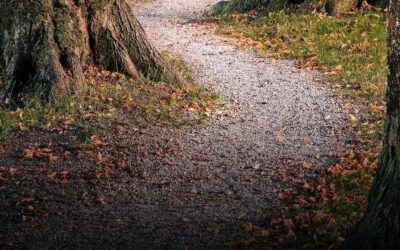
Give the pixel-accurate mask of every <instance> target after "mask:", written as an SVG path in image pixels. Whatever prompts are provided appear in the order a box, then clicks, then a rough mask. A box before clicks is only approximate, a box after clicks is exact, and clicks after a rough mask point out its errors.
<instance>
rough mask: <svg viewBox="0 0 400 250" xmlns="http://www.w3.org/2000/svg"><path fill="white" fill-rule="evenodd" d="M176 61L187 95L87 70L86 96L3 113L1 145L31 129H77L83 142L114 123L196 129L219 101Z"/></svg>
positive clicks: (0, 112)
mask: <svg viewBox="0 0 400 250" xmlns="http://www.w3.org/2000/svg"><path fill="white" fill-rule="evenodd" d="M170 59H171V60H172V58H171V57H170ZM174 60H175V61H173V63H174V65H175V67H176V68H177V69H178V70H179V71H181V72H182V74H183V75H184V76H185V77H186V78H187V79H188V81H189V82H190V85H189V87H187V88H186V89H180V88H176V87H173V86H170V85H168V84H164V83H152V84H147V83H146V84H144V83H139V82H137V81H135V80H133V79H127V78H125V76H124V75H122V74H119V73H112V72H109V71H105V70H100V69H97V68H94V67H90V68H89V69H88V70H87V71H86V73H85V74H86V85H85V86H84V90H81V91H79V93H75V94H72V95H69V96H65V97H63V98H59V99H57V100H53V101H50V102H43V101H42V100H40V99H38V98H31V99H29V100H27V101H26V102H25V104H24V106H23V107H21V108H18V109H17V110H15V111H9V110H7V109H6V108H1V109H0V140H2V141H4V140H6V139H7V137H8V136H9V135H10V133H12V132H15V131H19V130H20V131H28V130H30V129H31V128H41V129H49V130H51V129H55V128H64V127H77V128H80V130H81V131H83V132H84V133H83V135H82V136H81V137H82V140H83V141H84V140H85V138H86V139H88V138H90V135H92V134H95V133H96V134H98V133H101V132H106V129H107V128H108V127H109V126H110V125H111V124H113V123H123V124H131V125H150V124H165V125H178V126H185V125H197V124H200V123H202V122H203V121H205V120H206V119H207V118H208V117H209V116H212V115H213V112H214V111H215V109H216V108H217V106H218V96H217V95H216V94H215V93H214V92H212V91H210V90H208V89H206V88H204V87H202V86H200V85H198V84H196V83H195V82H194V81H193V79H191V78H190V72H189V70H188V69H186V68H185V66H184V65H183V64H182V62H180V61H178V60H176V59H174ZM4 106H6V105H4Z"/></svg>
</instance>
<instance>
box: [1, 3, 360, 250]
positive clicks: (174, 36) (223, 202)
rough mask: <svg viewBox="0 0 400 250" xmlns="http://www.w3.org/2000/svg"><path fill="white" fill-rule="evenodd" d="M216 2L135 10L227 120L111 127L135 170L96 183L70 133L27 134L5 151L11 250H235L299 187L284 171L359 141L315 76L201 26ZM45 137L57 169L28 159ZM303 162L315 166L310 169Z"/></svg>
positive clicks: (6, 234)
mask: <svg viewBox="0 0 400 250" xmlns="http://www.w3.org/2000/svg"><path fill="white" fill-rule="evenodd" d="M215 2H217V1H216V0H156V1H151V2H150V3H147V4H145V5H142V6H140V7H137V8H136V12H137V15H138V16H139V18H140V19H141V21H142V23H143V25H144V27H145V29H146V30H147V33H148V35H149V37H150V39H151V40H152V41H153V42H154V43H155V44H156V45H157V46H158V47H159V48H160V49H161V50H167V51H169V52H171V53H175V54H177V55H179V56H181V57H182V58H183V59H184V60H185V61H186V62H187V63H188V64H189V65H192V67H193V70H194V72H195V76H196V79H197V80H198V81H199V82H200V83H204V84H206V85H207V86H211V87H212V88H214V89H215V90H217V91H218V92H219V93H220V95H221V98H222V102H224V103H225V107H226V109H227V110H228V111H229V112H228V113H227V115H222V116H219V117H217V118H213V119H212V120H211V121H210V122H209V123H207V124H205V125H202V126H200V127H187V128H175V127H160V126H148V127H143V128H126V131H124V133H120V134H119V133H118V131H116V132H115V133H110V134H109V135H108V137H109V138H102V140H103V141H107V139H108V140H109V141H113V142H115V143H116V144H117V147H118V150H114V149H112V150H111V151H110V149H108V147H107V146H99V150H101V152H102V155H103V156H108V157H113V158H117V159H119V158H123V159H127V166H128V168H127V169H128V170H129V171H125V170H124V171H122V170H121V171H119V172H118V171H117V173H116V175H115V176H114V177H113V178H109V179H98V178H93V176H92V175H93V172H95V171H96V169H97V168H98V166H96V164H95V163H94V162H93V160H92V159H90V157H88V156H87V154H85V152H82V150H81V149H74V147H73V146H71V145H69V140H68V138H66V135H63V134H59V133H56V132H54V133H53V134H51V133H48V132H32V133H31V134H30V136H26V135H25V134H19V135H18V134H17V135H16V137H15V138H14V139H13V140H11V141H10V145H9V147H8V148H7V151H6V153H5V154H4V157H1V158H0V166H3V168H1V169H0V170H1V171H3V172H2V173H3V174H4V173H5V172H7V173H6V177H7V178H6V179H5V180H4V181H2V182H1V186H0V201H1V204H0V208H1V209H0V218H1V223H0V248H14V247H15V246H17V247H20V248H25V249H27V248H35V249H39V248H44V249H110V248H111V249H224V248H231V247H232V245H230V244H227V243H232V242H237V241H239V240H242V239H246V238H247V237H249V235H248V234H247V233H246V232H245V231H244V230H243V229H242V224H243V223H244V222H246V221H250V222H252V223H254V224H257V225H262V224H266V223H267V222H268V220H266V218H265V217H266V216H268V215H270V214H271V213H273V212H275V211H277V210H278V209H279V208H280V205H279V202H278V201H277V198H276V197H277V194H278V193H279V191H280V190H282V189H283V188H287V187H291V186H292V184H290V183H286V182H283V181H281V180H276V178H275V174H274V173H275V171H274V170H275V169H277V168H282V166H285V168H286V170H287V171H288V172H297V173H303V174H304V178H310V177H312V174H313V171H314V170H315V169H318V168H321V167H326V166H327V165H328V164H329V163H330V161H331V159H330V158H329V157H328V156H327V155H328V153H329V152H330V151H337V150H340V149H341V148H343V147H344V145H345V144H346V140H348V139H349V138H350V139H351V138H352V137H351V135H349V134H347V133H346V132H343V126H344V125H345V124H346V123H347V121H346V120H347V116H348V112H349V111H348V109H342V106H343V103H342V101H340V100H339V99H337V98H336V97H333V95H332V92H331V91H330V90H329V89H327V88H326V87H324V86H322V85H321V84H319V83H316V82H313V81H312V79H313V78H314V77H315V75H314V74H315V73H312V72H309V71H303V70H298V69H296V68H295V67H294V66H293V65H292V63H290V62H284V61H275V60H269V59H263V58H259V57H257V56H256V55H255V54H253V53H252V52H249V51H241V50H238V49H237V48H235V47H233V46H230V45H227V44H226V42H224V38H220V37H217V36H215V35H213V34H212V30H211V29H210V27H209V26H207V25H199V24H198V22H197V21H196V20H198V18H199V17H200V16H201V14H202V12H203V10H205V9H207V8H208V7H209V6H210V5H211V4H213V3H215ZM38 141H40V142H41V143H42V144H43V145H44V147H52V149H53V150H54V151H55V152H58V153H60V154H61V153H62V152H64V151H65V150H66V149H65V148H67V149H68V151H69V152H70V155H69V156H66V157H65V160H63V161H61V162H59V163H57V164H55V165H51V166H48V162H47V161H45V160H41V159H36V160H30V159H24V158H21V155H22V153H23V149H26V148H28V147H29V146H31V145H33V144H35V143H36V142H38ZM39 146H40V145H39ZM303 162H311V163H313V164H314V166H313V167H312V168H311V169H308V170H307V169H303V168H301V164H302V163H303ZM46 164H47V165H46ZM42 168H49V169H51V171H57V172H59V173H62V171H68V174H69V175H70V177H71V179H72V180H73V183H72V184H65V185H60V184H59V182H57V181H56V180H54V178H53V179H49V177H48V175H47V174H44V175H43V174H42V172H43V171H42V170H41V169H42ZM7 169H9V170H7ZM4 171H5V172H4ZM8 172H10V174H9V173H8ZM91 176H92V177H91ZM24 197H25V198H24ZM26 197H34V198H32V199H27V198H26Z"/></svg>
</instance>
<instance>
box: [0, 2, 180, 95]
mask: <svg viewBox="0 0 400 250" xmlns="http://www.w3.org/2000/svg"><path fill="white" fill-rule="evenodd" d="M0 28H1V31H0V69H1V70H2V71H3V72H4V74H3V80H2V82H3V83H2V84H1V85H0V91H1V92H0V97H1V98H5V97H11V98H17V97H19V96H22V95H25V94H27V93H30V94H32V93H33V94H35V95H40V96H42V97H49V96H55V97H56V96H59V95H63V94H65V93H68V92H70V91H73V90H74V89H79V87H80V86H81V84H82V82H83V81H84V70H85V68H86V67H87V66H89V65H92V64H94V65H97V66H99V67H103V68H105V69H109V70H113V71H120V72H123V73H126V74H128V75H130V76H132V77H135V78H137V79H139V80H144V79H150V80H153V81H165V82H168V83H171V84H175V85H176V86H180V87H182V86H184V85H186V83H185V81H184V80H183V79H182V77H181V76H180V75H179V74H178V73H177V72H176V71H175V70H173V69H172V68H171V67H170V65H169V64H168V63H167V62H166V60H165V59H164V58H163V57H162V56H161V55H160V53H159V52H158V51H157V50H156V49H155V48H154V47H153V46H152V45H151V44H150V43H149V42H148V39H147V37H146V34H145V32H144V30H143V28H142V27H141V25H140V24H139V22H138V20H137V19H136V18H135V17H134V16H133V14H132V11H131V8H130V7H129V6H128V4H127V3H126V2H125V0H23V1H21V0H0Z"/></svg>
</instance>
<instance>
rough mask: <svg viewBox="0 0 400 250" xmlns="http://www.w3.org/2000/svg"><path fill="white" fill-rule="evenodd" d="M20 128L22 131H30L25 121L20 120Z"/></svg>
mask: <svg viewBox="0 0 400 250" xmlns="http://www.w3.org/2000/svg"><path fill="white" fill-rule="evenodd" d="M19 130H21V131H22V132H27V131H29V128H28V127H27V126H26V125H25V124H24V123H22V122H20V123H19Z"/></svg>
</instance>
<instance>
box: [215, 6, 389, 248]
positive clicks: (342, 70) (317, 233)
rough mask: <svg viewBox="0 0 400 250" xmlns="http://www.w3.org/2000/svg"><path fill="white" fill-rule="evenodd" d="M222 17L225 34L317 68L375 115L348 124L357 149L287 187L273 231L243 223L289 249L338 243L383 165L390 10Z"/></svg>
mask: <svg viewBox="0 0 400 250" xmlns="http://www.w3.org/2000/svg"><path fill="white" fill-rule="evenodd" d="M254 16H255V15H254V13H246V14H232V15H228V16H225V17H223V18H222V19H221V20H220V23H219V25H218V28H217V32H218V33H219V34H222V35H225V36H229V37H235V38H237V39H236V40H235V41H237V42H235V43H236V45H239V46H243V47H250V48H254V49H255V50H256V51H257V52H258V53H259V54H261V55H263V56H266V57H273V58H278V59H291V60H296V65H297V66H298V67H299V68H305V69H311V70H318V71H320V72H322V73H323V75H324V78H325V79H324V81H325V82H330V83H332V85H333V86H334V87H335V88H336V89H337V90H338V93H339V94H341V95H344V96H345V97H351V98H353V99H354V100H356V102H358V103H362V104H364V105H365V106H366V107H368V112H369V116H368V118H367V119H366V120H365V121H363V122H362V124H360V123H361V122H355V123H356V124H352V125H351V126H350V127H348V128H346V129H349V130H352V131H356V132H357V134H358V136H357V138H358V139H357V140H356V141H355V142H354V143H353V144H352V145H350V147H351V150H348V151H346V152H343V153H333V154H332V157H334V158H335V159H336V160H337V163H336V164H334V165H332V166H330V167H329V169H328V170H327V171H322V172H320V173H318V174H317V175H316V176H317V177H316V178H315V179H314V180H313V181H312V182H305V181H304V180H303V179H302V178H297V180H296V182H297V183H299V186H298V188H297V189H289V190H283V191H282V192H281V193H280V194H279V195H278V197H279V199H281V201H282V202H283V203H285V205H286V209H285V210H283V211H282V213H281V214H278V215H276V216H275V217H273V218H272V219H271V221H270V225H269V226H268V227H267V228H262V227H257V226H252V227H249V225H244V229H245V230H249V228H250V230H249V231H251V232H252V233H253V234H252V235H253V236H252V237H251V238H250V239H248V240H245V241H243V242H242V243H243V244H246V245H247V244H258V245H261V246H265V245H267V246H270V247H273V248H283V249H330V248H336V247H338V246H339V245H340V244H341V243H342V242H343V240H344V238H345V237H346V235H347V234H348V233H349V232H350V230H351V228H352V227H353V225H354V223H355V222H357V221H358V220H359V219H360V218H361V217H362V214H363V212H364V211H365V209H366V204H367V196H368V192H369V189H370V187H371V184H372V180H373V176H374V173H375V170H376V168H377V165H378V164H377V162H378V160H377V159H378V157H379V153H380V143H381V138H382V135H383V124H384V115H385V102H384V99H385V92H386V79H387V72H388V69H387V31H386V16H385V14H381V13H375V12H367V13H361V12H356V13H354V14H351V15H347V16H342V17H329V16H325V15H319V14H313V15H301V14H293V13H286V12H276V13H270V14H269V15H268V16H263V17H260V18H254Z"/></svg>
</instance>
